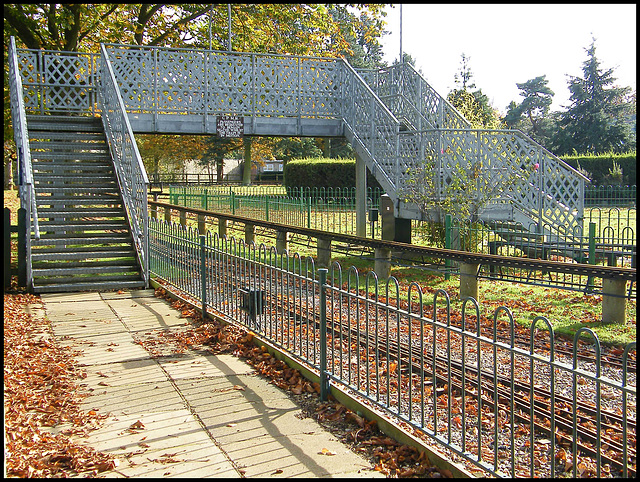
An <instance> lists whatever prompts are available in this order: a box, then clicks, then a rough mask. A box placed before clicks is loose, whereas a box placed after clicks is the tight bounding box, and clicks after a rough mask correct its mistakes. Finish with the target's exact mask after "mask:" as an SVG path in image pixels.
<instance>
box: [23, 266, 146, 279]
mask: <svg viewBox="0 0 640 482" xmlns="http://www.w3.org/2000/svg"><path fill="white" fill-rule="evenodd" d="M133 267H136V266H135V263H130V264H120V265H116V266H91V265H86V264H80V265H77V266H73V267H66V268H44V269H43V268H36V267H34V268H33V276H35V277H41V276H56V277H61V276H76V275H82V276H84V275H100V274H112V273H121V274H123V275H124V276H129V275H136V274H137V275H139V274H140V272H139V271H138V269H137V267H136V269H135V270H132V268H133Z"/></svg>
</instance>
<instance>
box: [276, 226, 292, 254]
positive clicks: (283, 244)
mask: <svg viewBox="0 0 640 482" xmlns="http://www.w3.org/2000/svg"><path fill="white" fill-rule="evenodd" d="M285 250H286V251H287V252H288V251H289V232H288V231H278V232H277V233H276V251H277V252H278V254H280V253H284V252H285Z"/></svg>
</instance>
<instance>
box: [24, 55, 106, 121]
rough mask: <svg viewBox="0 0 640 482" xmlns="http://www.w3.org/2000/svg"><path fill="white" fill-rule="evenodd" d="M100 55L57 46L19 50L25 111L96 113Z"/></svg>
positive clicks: (38, 112)
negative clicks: (48, 48) (63, 49)
mask: <svg viewBox="0 0 640 482" xmlns="http://www.w3.org/2000/svg"><path fill="white" fill-rule="evenodd" d="M99 59H100V56H99V55H98V54H92V53H79V52H65V51H57V50H31V49H20V50H18V65H19V72H20V76H21V77H22V83H23V86H24V102H25V108H26V110H27V111H28V112H30V113H34V114H54V113H57V112H77V113H87V112H90V113H95V111H96V90H95V89H96V85H97V75H98V74H97V72H98V69H99V65H98V62H99Z"/></svg>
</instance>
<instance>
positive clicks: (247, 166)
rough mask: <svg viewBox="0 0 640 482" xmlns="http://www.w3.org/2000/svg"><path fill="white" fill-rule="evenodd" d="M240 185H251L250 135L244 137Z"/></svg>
mask: <svg viewBox="0 0 640 482" xmlns="http://www.w3.org/2000/svg"><path fill="white" fill-rule="evenodd" d="M242 185H243V186H250V185H251V137H246V136H245V138H244V169H243V171H242Z"/></svg>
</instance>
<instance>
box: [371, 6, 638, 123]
mask: <svg viewBox="0 0 640 482" xmlns="http://www.w3.org/2000/svg"><path fill="white" fill-rule="evenodd" d="M386 10H387V16H386V17H385V20H386V22H387V26H386V30H387V31H389V32H390V33H389V34H387V35H384V36H383V37H382V42H381V43H382V45H383V53H384V57H383V59H384V60H386V61H387V62H388V63H389V64H391V63H392V62H393V60H395V59H397V58H398V56H399V53H400V35H399V32H400V20H399V19H400V15H399V13H400V4H395V5H394V6H393V7H387V9H386ZM592 37H594V38H595V39H596V43H595V45H596V58H597V59H598V60H599V61H600V67H601V69H603V70H605V69H610V68H613V69H614V72H613V76H614V77H615V78H616V79H617V81H616V84H618V85H620V86H624V87H627V86H629V87H631V88H632V89H634V90H635V88H636V5H635V4H609V5H603V4H566V5H563V4H542V5H534V4H518V5H514V4H508V5H504V4H502V5H500V4H497V5H486V4H485V5H483V4H467V5H463V4H445V5H432V4H427V5H425V4H404V5H403V6H402V50H403V51H404V52H406V53H408V54H410V55H411V56H412V57H413V58H414V59H415V60H416V65H415V67H416V69H417V70H421V71H422V74H423V76H424V77H425V79H426V80H427V82H429V84H430V85H431V86H432V87H433V88H434V89H435V90H436V91H437V92H438V93H439V94H440V95H442V96H446V95H447V94H448V93H449V92H450V91H451V90H452V89H453V88H454V87H455V81H454V75H455V74H456V73H458V72H459V71H460V67H461V60H462V57H461V55H462V53H463V52H464V53H465V54H466V56H467V57H469V58H470V60H469V67H470V69H471V72H472V74H473V78H472V79H471V80H472V81H473V82H475V84H476V88H479V89H482V92H483V93H484V94H485V95H487V97H489V100H490V102H491V104H492V105H493V107H494V108H496V109H498V110H499V111H500V112H501V113H505V112H506V109H507V106H508V105H509V102H511V101H512V100H513V101H516V102H517V103H520V101H521V100H522V97H521V96H520V94H519V92H520V91H519V90H518V88H517V86H516V82H517V83H524V82H526V81H527V80H530V79H533V78H534V77H537V76H539V75H546V76H547V80H548V81H549V83H548V84H547V85H548V86H549V87H550V88H551V90H553V92H554V93H555V95H554V97H553V99H554V101H553V105H552V106H551V109H552V110H554V111H558V110H564V108H565V107H567V106H568V105H569V95H570V93H569V89H568V85H567V80H568V76H567V74H568V75H572V76H576V77H582V75H583V73H582V64H583V62H584V61H585V60H586V59H587V53H586V51H585V49H586V48H588V47H589V46H590V45H591V39H592Z"/></svg>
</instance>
